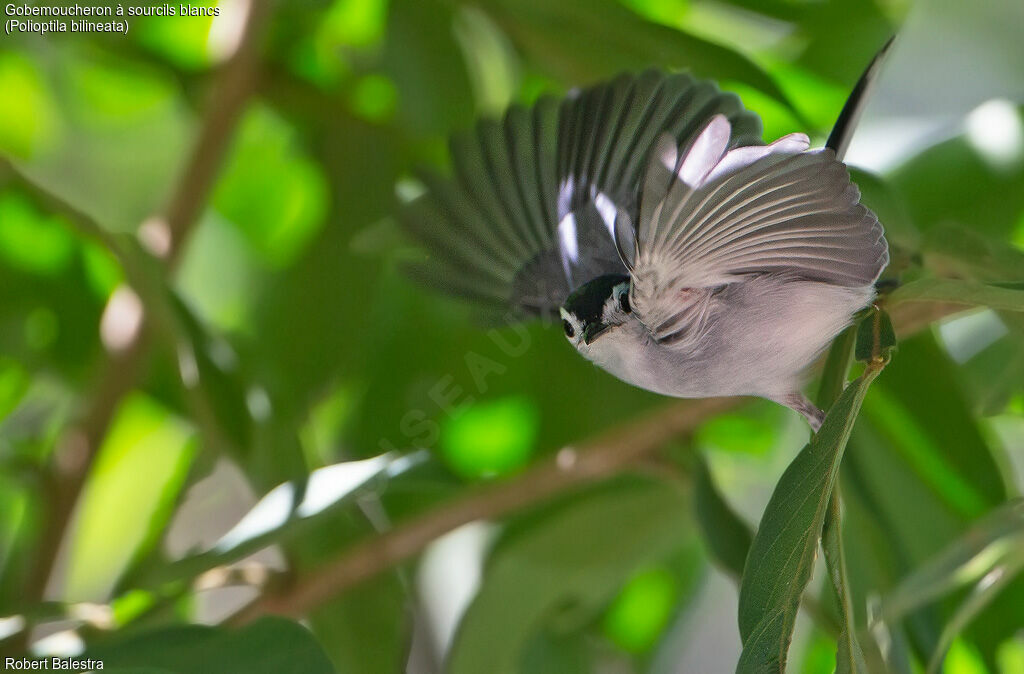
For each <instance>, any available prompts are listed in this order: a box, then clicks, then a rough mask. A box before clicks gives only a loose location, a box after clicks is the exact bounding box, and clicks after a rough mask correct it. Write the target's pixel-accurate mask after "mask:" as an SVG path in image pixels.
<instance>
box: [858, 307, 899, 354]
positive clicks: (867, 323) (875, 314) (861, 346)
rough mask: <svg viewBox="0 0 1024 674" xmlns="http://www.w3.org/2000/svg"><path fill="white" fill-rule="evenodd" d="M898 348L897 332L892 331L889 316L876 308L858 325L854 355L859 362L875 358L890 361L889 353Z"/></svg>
mask: <svg viewBox="0 0 1024 674" xmlns="http://www.w3.org/2000/svg"><path fill="white" fill-rule="evenodd" d="M895 347H896V332H895V331H894V330H893V329H892V321H891V320H890V319H889V314H887V313H886V312H884V311H882V310H881V309H879V308H877V307H875V308H873V309H872V310H871V312H870V313H869V314H868V316H867V317H866V318H865V319H864V320H862V321H861V322H860V323H859V324H858V325H857V345H856V347H855V348H854V355H855V356H856V357H857V360H859V361H863V362H867V361H870V360H873V359H875V358H882V359H888V357H889V352H890V351H892V350H893V349H894V348H895Z"/></svg>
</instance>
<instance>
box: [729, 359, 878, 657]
mask: <svg viewBox="0 0 1024 674" xmlns="http://www.w3.org/2000/svg"><path fill="white" fill-rule="evenodd" d="M880 370H881V366H880V364H877V365H875V364H873V365H871V366H869V367H868V368H867V369H866V370H865V371H864V374H863V375H861V377H860V378H858V379H857V380H855V381H854V382H852V383H851V384H850V385H849V386H848V387H847V388H846V390H845V391H843V394H842V395H841V396H840V397H839V399H838V400H837V401H836V404H835V405H833V406H832V409H831V410H829V413H828V416H827V417H826V418H825V422H824V423H823V424H822V427H821V430H820V431H819V432H818V434H817V435H815V436H814V438H813V439H812V440H811V442H810V443H809V444H808V445H807V446H806V447H804V449H803V450H802V451H801V452H800V454H798V455H797V457H796V459H794V460H793V462H792V463H791V464H790V465H789V468H787V469H786V472H785V473H783V475H782V478H781V479H780V480H779V483H778V484H777V485H776V487H775V492H774V493H773V494H772V498H771V500H770V501H769V502H768V506H767V508H766V509H765V514H764V517H763V518H762V520H761V526H760V528H759V529H758V532H757V535H756V536H754V542H753V544H752V545H751V549H750V554H749V555H748V557H747V563H746V567H745V569H744V575H743V581H742V584H741V586H740V606H739V626H740V636H741V637H742V638H743V653H742V654H741V656H740V661H739V665H738V666H737V672H740V673H742V674H746V673H748V672H783V671H785V666H786V657H787V653H788V651H789V643H790V640H791V639H792V636H793V626H794V623H795V620H796V612H797V607H798V606H799V604H800V597H801V595H802V594H803V591H804V589H805V588H806V587H807V583H808V582H809V581H810V578H811V570H812V568H813V566H814V558H815V554H816V551H817V547H818V540H819V538H820V536H821V531H822V526H823V524H824V521H825V514H826V512H827V510H828V503H829V499H830V498H831V495H832V488H833V486H834V484H835V481H836V476H837V475H838V473H839V464H840V461H841V460H842V456H843V451H844V449H845V448H846V443H847V441H848V440H849V437H850V431H851V430H852V429H853V424H854V421H855V420H856V418H857V413H858V412H859V411H860V406H861V403H862V402H863V400H864V396H865V394H866V393H867V390H868V387H869V386H870V384H871V382H872V381H873V380H874V379H875V377H876V376H877V375H878V373H879V371H880Z"/></svg>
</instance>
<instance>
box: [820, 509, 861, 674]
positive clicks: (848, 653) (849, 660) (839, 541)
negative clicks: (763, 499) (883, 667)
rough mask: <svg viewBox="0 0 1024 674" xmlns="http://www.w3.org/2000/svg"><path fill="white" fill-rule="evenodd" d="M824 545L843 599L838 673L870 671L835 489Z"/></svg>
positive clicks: (832, 578) (836, 588)
mask: <svg viewBox="0 0 1024 674" xmlns="http://www.w3.org/2000/svg"><path fill="white" fill-rule="evenodd" d="M821 547H822V549H823V550H824V551H825V563H826V565H827V567H828V576H829V580H830V581H831V582H832V589H833V590H834V591H835V593H836V597H838V599H839V609H840V617H841V619H842V629H841V630H840V633H839V638H838V639H837V646H838V650H837V651H836V674H867V672H868V668H867V664H866V662H865V660H864V652H863V650H861V646H860V643H859V642H858V641H857V621H856V620H855V616H854V612H853V599H852V598H851V596H850V581H849V578H848V577H847V572H846V555H845V553H844V552H843V534H842V513H841V509H840V505H839V491H838V490H836V491H833V493H832V499H831V500H830V502H829V512H828V516H827V517H826V519H825V526H824V529H823V531H822V536H821Z"/></svg>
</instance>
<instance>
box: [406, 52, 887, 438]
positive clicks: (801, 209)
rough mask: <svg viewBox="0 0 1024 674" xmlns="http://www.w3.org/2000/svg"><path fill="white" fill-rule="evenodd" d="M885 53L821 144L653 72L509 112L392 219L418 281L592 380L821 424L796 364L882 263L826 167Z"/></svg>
mask: <svg viewBox="0 0 1024 674" xmlns="http://www.w3.org/2000/svg"><path fill="white" fill-rule="evenodd" d="M889 44H891V40H890V43H887V45H886V46H885V47H884V48H883V49H882V50H881V51H880V52H879V53H878V55H877V56H876V57H875V59H874V60H873V61H872V62H871V64H870V65H869V66H868V68H867V69H866V70H865V71H864V74H863V75H862V76H861V78H860V80H859V81H858V83H857V85H856V87H855V88H854V90H853V92H852V93H851V95H850V97H849V99H848V100H847V102H846V104H845V105H844V107H843V109H842V111H841V113H840V115H839V118H838V120H837V123H836V125H835V127H834V128H833V130H832V133H831V134H830V136H829V138H828V141H827V142H826V144H825V146H824V147H822V148H818V149H811V148H810V141H809V138H808V136H807V135H805V134H803V133H792V134H789V135H786V136H783V137H782V138H779V139H777V140H775V141H774V142H771V143H767V144H764V143H763V141H762V140H761V134H762V132H761V129H762V126H761V121H760V119H759V117H758V116H757V115H755V114H754V113H752V112H750V111H749V110H747V109H745V108H744V106H743V104H742V102H741V101H740V99H739V97H738V96H736V95H735V94H733V93H730V92H725V91H722V90H721V89H720V88H719V87H718V86H717V85H716V84H715V83H714V82H712V81H710V80H704V79H698V78H696V77H694V76H693V75H692V74H689V73H686V72H677V73H669V72H665V71H662V70H658V69H649V70H646V71H643V72H640V73H637V74H632V73H623V74H620V75H619V76H617V77H615V78H613V79H611V80H609V81H605V82H600V83H597V84H592V85H590V86H587V87H585V88H581V89H576V90H572V91H570V92H569V93H568V94H567V95H566V96H565V97H563V98H561V99H558V98H555V97H554V96H544V97H542V98H540V99H539V100H538V101H537V102H536V103H534V104H533V105H532V106H530V107H526V106H523V105H514V106H512V107H510V108H509V109H508V110H507V112H506V113H505V115H504V117H503V118H502V119H484V120H480V121H479V122H478V123H477V124H476V125H475V127H474V128H473V129H471V130H470V131H467V132H463V133H460V134H456V135H455V136H454V137H453V138H452V140H451V145H450V153H451V157H452V165H453V170H452V173H451V175H449V176H445V175H442V174H440V173H438V172H436V171H423V172H421V173H420V174H419V175H420V180H421V183H422V187H423V190H422V193H421V194H419V196H417V197H416V198H414V199H412V200H411V201H409V202H408V203H406V204H404V205H403V207H401V209H400V212H399V220H400V222H401V223H402V225H403V227H404V229H405V230H406V231H407V232H408V233H409V234H410V235H411V237H412V238H413V239H414V240H415V241H416V242H417V243H418V244H419V246H420V249H421V255H420V256H419V257H418V258H417V259H415V260H414V261H412V262H410V263H409V264H407V265H406V270H407V272H408V273H409V274H410V275H411V276H412V277H413V278H414V279H416V280H417V281H420V282H422V283H424V284H426V285H429V286H431V287H433V288H436V289H438V290H441V291H443V292H447V293H449V294H453V295H457V296H462V297H464V298H467V299H469V300H472V301H475V302H476V303H477V305H478V306H479V307H481V308H483V309H485V310H486V311H487V312H497V313H501V314H503V315H505V316H511V317H512V318H513V320H529V319H531V318H538V317H541V318H547V319H549V320H550V322H551V323H560V324H561V327H562V331H563V332H564V334H565V338H566V340H567V341H568V342H569V344H570V345H571V346H572V347H573V348H575V350H576V351H577V352H578V353H579V354H580V355H582V356H583V357H584V358H586V359H587V360H589V361H591V362H592V363H594V364H595V365H597V366H598V367H599V368H601V369H603V370H605V371H607V372H608V373H609V374H611V375H613V376H615V377H617V378H618V379H620V380H622V381H624V382H626V383H628V384H632V385H634V386H637V387H640V388H643V389H647V390H649V391H653V392H655V393H659V394H662V395H666V396H672V397H677V398H708V397H718V396H758V397H762V398H766V399H768V400H772V401H775V402H777V403H779V404H782V405H785V406H787V407H789V408H791V409H793V410H795V411H796V412H798V413H800V414H801V415H803V416H804V418H806V420H807V422H808V424H809V425H810V427H811V429H812V430H813V431H814V432H817V430H818V429H819V428H820V426H821V423H822V420H823V418H824V414H823V412H822V411H821V410H820V409H818V408H817V407H816V406H815V405H814V404H813V403H812V402H811V401H810V400H809V399H808V398H807V397H806V396H805V395H804V394H803V393H802V392H801V388H802V386H803V385H804V383H805V381H806V378H807V371H808V369H809V368H810V365H811V364H812V363H813V362H814V361H815V360H816V359H817V358H818V356H819V355H820V354H821V353H822V352H823V351H824V349H825V348H826V347H827V346H828V345H829V343H830V342H831V341H832V340H833V339H834V338H835V337H836V336H837V335H838V334H839V333H840V332H842V331H843V330H844V329H845V328H846V327H847V326H849V325H850V324H851V322H852V321H853V320H854V317H855V315H856V314H857V313H858V312H860V311H861V310H862V309H863V308H865V307H866V306H867V305H869V304H870V303H871V302H872V301H873V299H874V297H875V282H876V281H877V280H878V278H879V276H880V274H881V273H882V271H883V270H884V269H885V267H886V265H887V264H888V260H889V253H888V244H887V242H886V239H885V234H884V230H883V227H882V225H881V223H880V222H879V220H878V218H877V216H876V215H875V214H874V213H873V212H872V211H871V210H870V209H868V208H867V207H866V206H864V205H863V204H861V203H860V192H859V190H858V188H857V186H856V185H855V184H854V183H853V182H852V180H851V178H850V174H849V171H848V169H847V167H846V166H845V164H843V162H842V156H843V154H844V152H845V149H846V146H847V144H848V143H849V139H850V136H851V135H852V131H853V128H854V127H855V126H856V122H857V120H858V118H859V117H860V113H861V111H862V109H863V107H864V106H865V101H866V100H867V92H868V91H869V89H870V88H871V85H872V84H873V83H874V81H875V80H876V79H877V74H878V71H879V69H880V64H881V62H882V59H883V56H884V54H885V52H886V51H887V50H888V47H889Z"/></svg>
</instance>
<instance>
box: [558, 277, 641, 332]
mask: <svg viewBox="0 0 1024 674" xmlns="http://www.w3.org/2000/svg"><path fill="white" fill-rule="evenodd" d="M628 280H629V277H628V276H626V275H624V274H606V275H604V276H598V277H597V278H595V279H593V280H592V281H588V282H587V283H584V284H583V285H582V286H580V287H579V288H577V289H576V290H574V291H573V292H572V294H571V295H569V297H568V299H566V300H565V304H564V305H563V306H564V308H565V310H566V311H568V312H569V313H570V314H572V315H574V316H575V317H576V318H577V319H579V320H580V322H581V323H583V324H584V325H594V324H598V323H600V322H601V312H602V311H603V310H604V303H605V301H606V300H607V299H608V298H609V297H611V294H612V289H613V288H615V286H617V285H619V284H620V283H623V282H624V281H628Z"/></svg>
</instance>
